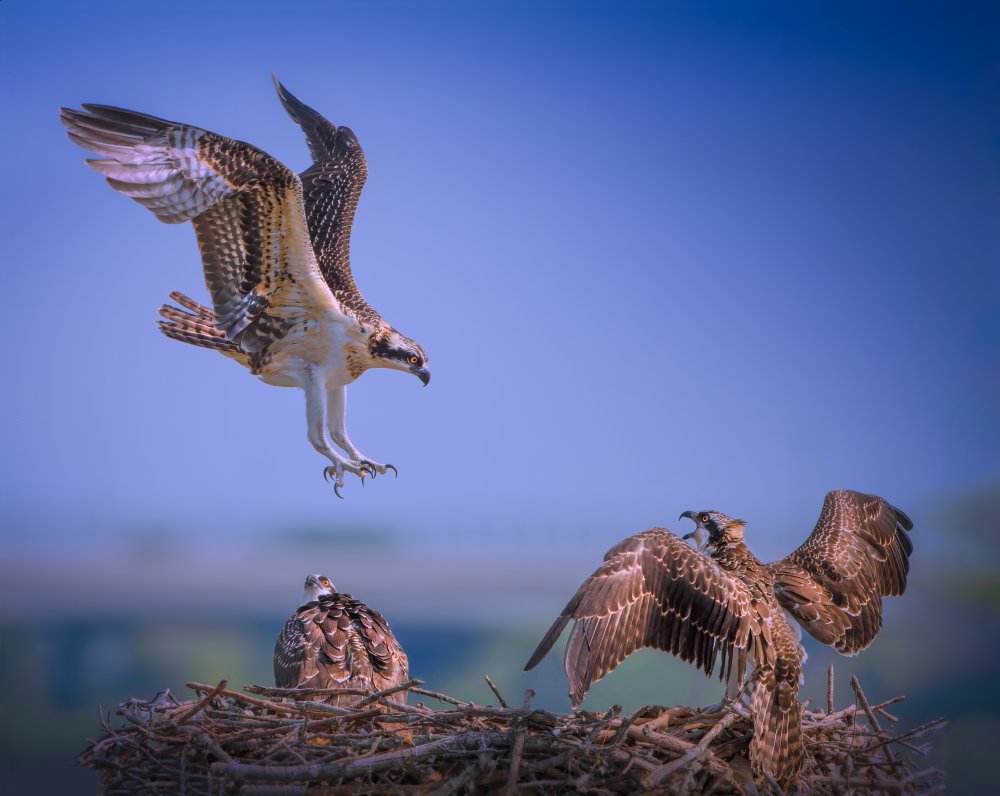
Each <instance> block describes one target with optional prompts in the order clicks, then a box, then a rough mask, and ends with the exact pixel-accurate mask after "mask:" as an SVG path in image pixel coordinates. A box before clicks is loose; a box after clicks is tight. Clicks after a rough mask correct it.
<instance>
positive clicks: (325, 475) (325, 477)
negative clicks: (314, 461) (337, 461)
mask: <svg viewBox="0 0 1000 796" xmlns="http://www.w3.org/2000/svg"><path fill="white" fill-rule="evenodd" d="M323 480H324V481H326V482H327V483H328V484H329V483H330V468H329V467H324V468H323Z"/></svg>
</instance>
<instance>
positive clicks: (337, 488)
mask: <svg viewBox="0 0 1000 796" xmlns="http://www.w3.org/2000/svg"><path fill="white" fill-rule="evenodd" d="M333 494H335V495H336V496H337V497H339V498H340V499H341V500H343V499H344V496H343V495H342V494H340V484H338V483H334V485H333Z"/></svg>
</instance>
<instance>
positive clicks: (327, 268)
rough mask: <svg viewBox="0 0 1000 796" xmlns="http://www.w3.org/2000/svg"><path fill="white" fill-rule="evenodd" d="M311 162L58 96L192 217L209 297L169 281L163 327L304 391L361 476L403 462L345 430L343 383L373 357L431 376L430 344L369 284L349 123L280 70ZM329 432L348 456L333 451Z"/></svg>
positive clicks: (98, 148)
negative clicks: (376, 457) (292, 161)
mask: <svg viewBox="0 0 1000 796" xmlns="http://www.w3.org/2000/svg"><path fill="white" fill-rule="evenodd" d="M275 85H276V87H277V89H278V95H279V97H280V98H281V101H282V103H283V105H284V106H285V109H286V110H287V111H288V113H289V115H291V117H292V119H294V120H295V121H296V122H297V123H298V124H299V125H300V126H301V127H302V130H303V131H304V132H305V135H306V141H307V143H308V145H309V150H310V152H311V153H312V157H313V160H314V161H315V162H314V163H313V165H312V166H310V167H309V169H307V170H306V171H305V172H304V173H303V174H302V175H301V176H299V175H296V174H295V173H294V172H292V171H291V170H290V169H288V168H286V167H285V166H284V165H282V164H281V163H279V162H278V161H277V160H275V159H274V158H273V157H271V156H270V155H268V154H266V153H265V152H262V151H261V150H259V149H257V148H256V147H253V146H251V145H250V144H246V143H243V142H242V141H235V140H233V139H230V138H226V137H224V136H221V135H218V134H216V133H212V132H210V131H208V130H202V129H200V128H198V127H193V126H191V125H187V124H179V123H176V122H170V121H166V120H165V119H159V118H156V117H155V116H147V115H146V114H142V113H136V112H134V111H127V110H123V109H120V108H112V107H108V106H104V105H90V104H85V105H84V106H83V110H70V109H67V108H63V109H62V111H61V119H62V122H63V124H65V125H66V127H67V129H68V134H69V137H70V139H71V140H72V141H74V142H75V143H77V144H79V145H80V146H82V147H83V148H84V149H88V150H90V151H91V152H95V153H97V154H98V155H101V156H103V157H101V158H100V159H94V160H88V161H87V164H88V165H89V166H90V167H91V168H92V169H94V170H95V171H97V172H99V173H101V174H103V175H105V176H106V177H107V181H108V184H109V185H110V186H111V187H112V188H115V189H116V190H118V191H121V192H122V193H124V194H126V195H127V196H131V197H132V198H133V199H135V200H136V201H137V202H139V203H140V204H142V205H144V206H145V207H147V208H149V209H150V210H151V211H152V212H153V213H154V214H155V215H156V217H157V218H159V219H160V220H161V221H164V222H166V223H168V224H176V223H180V222H183V221H191V222H192V223H193V224H194V228H195V233H196V235H197V238H198V248H199V249H200V250H201V257H202V264H203V266H204V272H205V283H206V285H207V286H208V291H209V293H210V294H211V297H212V307H211V308H209V307H205V306H202V305H201V304H199V303H198V302H196V301H194V300H193V299H190V298H188V297H187V296H184V295H183V294H181V293H172V294H171V298H172V299H174V300H175V301H176V302H177V304H179V305H180V306H179V307H176V306H164V307H163V308H161V310H160V314H161V315H162V316H163V318H164V320H162V321H160V329H161V330H162V331H163V333H164V334H166V335H167V336H168V337H172V338H174V339H176V340H181V341H183V342H186V343H191V344H193V345H198V346H203V347H205V348H212V349H215V350H217V351H219V352H221V353H222V354H225V355H226V356H228V357H230V358H232V359H235V360H236V361H237V362H239V363H240V364H242V365H244V366H245V367H247V368H249V369H250V372H251V373H253V374H254V375H256V376H259V377H260V378H261V379H262V380H263V381H265V382H266V383H268V384H274V385H277V386H281V387H299V388H301V389H302V390H304V391H305V394H306V419H307V423H308V437H309V441H310V442H311V443H312V445H313V447H314V448H315V449H316V450H317V451H319V452H320V453H321V454H323V455H324V456H326V457H327V458H328V459H329V460H330V462H331V464H330V466H328V467H326V468H325V470H324V476H325V477H327V478H330V479H332V480H333V483H334V491H335V492H336V493H337V495H338V496H339V495H340V488H341V487H342V486H343V484H344V473H345V472H346V473H353V474H354V475H357V476H359V477H360V478H362V480H363V479H364V477H365V476H366V475H370V476H372V477H374V476H375V475H376V474H377V473H385V472H386V471H387V470H390V469H391V470H393V472H395V468H394V467H393V466H392V465H391V464H380V463H379V462H375V461H373V460H371V459H369V458H368V457H366V456H364V455H363V454H362V453H361V451H359V450H358V449H357V448H356V447H355V446H354V443H352V442H351V440H350V438H349V437H348V435H347V420H346V413H347V402H346V387H347V385H348V384H350V383H351V382H352V381H354V379H356V378H357V377H358V376H360V375H361V374H362V373H364V372H365V371H366V370H368V369H369V368H391V369H394V370H402V371H405V372H407V373H412V374H413V375H415V376H416V377H417V378H419V379H420V381H422V382H423V383H424V384H425V385H426V384H427V383H428V382H429V381H430V371H429V370H428V369H427V355H426V354H425V353H424V350H423V349H422V348H421V347H420V346H419V345H418V344H417V343H416V342H415V341H413V340H411V339H410V338H409V337H406V336H404V335H402V334H400V333H399V332H398V331H396V330H395V329H394V328H393V327H392V326H391V325H390V324H389V323H387V322H386V321H385V320H384V319H383V318H382V316H381V315H379V314H378V312H376V311H375V309H374V308H372V306H371V305H370V304H368V302H367V301H365V299H364V297H363V296H362V295H361V292H360V291H359V290H358V287H357V285H356V284H355V282H354V277H353V275H352V274H351V266H350V237H351V226H352V224H353V222H354V213H355V210H356V209H357V205H358V198H359V197H360V195H361V188H362V186H363V185H364V182H365V178H366V176H367V174H368V168H367V164H366V162H365V156H364V152H363V151H362V150H361V145H360V144H359V143H358V139H357V138H356V137H355V135H354V133H353V132H351V130H349V129H348V128H347V127H337V126H336V125H334V124H331V123H330V122H329V121H327V120H326V119H325V118H323V117H322V116H320V114H318V113H317V112H316V111H314V110H313V109H312V108H310V107H308V106H307V105H304V104H303V103H302V102H300V101H299V100H298V99H296V98H295V97H294V96H293V95H292V94H291V93H290V92H288V91H287V90H286V89H285V88H284V86H282V85H281V84H280V83H278V82H277V80H276V81H275ZM331 440H332V442H333V443H334V444H336V445H337V446H338V447H339V448H341V449H342V450H343V451H344V452H345V453H346V454H347V456H346V458H345V457H344V456H342V455H341V454H340V453H338V452H337V451H336V450H334V448H333V445H332V444H331Z"/></svg>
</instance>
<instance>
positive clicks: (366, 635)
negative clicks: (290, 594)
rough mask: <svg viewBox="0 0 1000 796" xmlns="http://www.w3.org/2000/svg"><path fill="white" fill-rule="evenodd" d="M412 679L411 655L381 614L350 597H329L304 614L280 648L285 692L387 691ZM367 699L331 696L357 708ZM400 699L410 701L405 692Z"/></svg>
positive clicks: (291, 622)
mask: <svg viewBox="0 0 1000 796" xmlns="http://www.w3.org/2000/svg"><path fill="white" fill-rule="evenodd" d="M408 679H409V662H408V661H407V658H406V653H405V652H404V651H403V648H402V647H401V646H400V645H399V642H398V641H396V637H395V636H394V635H393V634H392V631H391V630H390V629H389V623H388V622H386V620H385V617H383V616H382V614H380V613H379V612H378V611H376V610H374V609H372V608H369V607H368V606H367V605H365V604H364V603H362V602H360V601H359V600H356V599H354V598H353V597H352V596H351V595H349V594H340V593H336V592H335V593H333V594H324V595H321V596H320V597H319V598H318V599H316V600H315V601H313V602H310V603H307V604H306V605H304V606H302V607H301V608H299V609H298V611H296V612H295V614H293V615H292V616H291V617H290V618H289V619H288V621H287V622H286V623H285V625H284V627H283V628H282V630H281V633H280V635H279V636H278V640H277V642H276V643H275V645H274V681H275V684H276V685H277V686H278V687H279V688H338V687H344V688H359V689H363V690H365V691H367V692H374V691H381V690H382V689H385V688H390V687H392V686H395V685H400V684H402V683H405V682H406V681H407V680H408ZM362 698H363V697H361V696H355V695H344V696H336V697H331V698H330V699H329V700H328V701H330V702H331V703H332V704H336V705H352V704H356V703H357V702H359V701H360V700H361V699H362ZM397 698H398V699H402V700H403V701H405V700H406V695H405V693H404V694H403V695H402V696H401V697H397Z"/></svg>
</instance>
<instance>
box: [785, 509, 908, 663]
mask: <svg viewBox="0 0 1000 796" xmlns="http://www.w3.org/2000/svg"><path fill="white" fill-rule="evenodd" d="M912 529H913V523H912V522H911V520H910V518H909V517H907V516H906V515H905V514H904V513H903V512H902V511H900V510H899V509H897V508H895V507H894V506H891V505H889V504H888V503H887V502H886V501H885V500H883V499H882V498H880V497H878V496H876V495H866V494H863V493H861V492H852V491H850V490H846V489H839V490H836V491H833V492H830V493H828V494H827V496H826V499H825V500H824V501H823V511H822V513H821V514H820V517H819V521H818V522H817V523H816V528H815V529H814V530H813V532H812V534H811V535H810V536H809V538H808V539H806V541H805V542H804V543H803V544H802V545H801V546H800V547H799V548H798V549H797V550H795V552H793V553H792V554H791V555H789V556H786V557H785V558H783V559H781V560H780V561H775V562H774V563H773V564H770V565H769V567H770V568H771V571H772V572H773V573H774V578H775V584H774V589H775V593H776V595H777V597H778V601H779V602H780V603H781V606H782V608H784V609H785V610H786V611H788V612H789V613H790V614H792V616H794V617H795V618H796V619H797V620H798V621H799V622H800V623H801V624H802V626H803V627H804V628H805V629H806V630H807V631H808V632H809V633H810V635H812V636H813V637H815V638H816V639H818V640H819V641H822V642H823V643H824V644H832V645H833V646H834V647H836V648H837V649H838V650H839V651H840V652H842V653H844V654H846V655H852V654H854V653H857V652H860V651H861V650H863V649H864V648H865V647H867V646H868V645H869V644H871V643H872V641H873V640H874V638H875V636H876V635H877V634H878V631H879V629H880V628H881V627H882V598H883V597H885V596H890V595H898V594H902V593H903V590H904V589H905V588H906V574H907V572H908V571H909V567H910V564H909V557H910V553H912V552H913V543H912V542H911V541H910V537H909V535H908V534H907V532H908V531H910V530H912Z"/></svg>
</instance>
